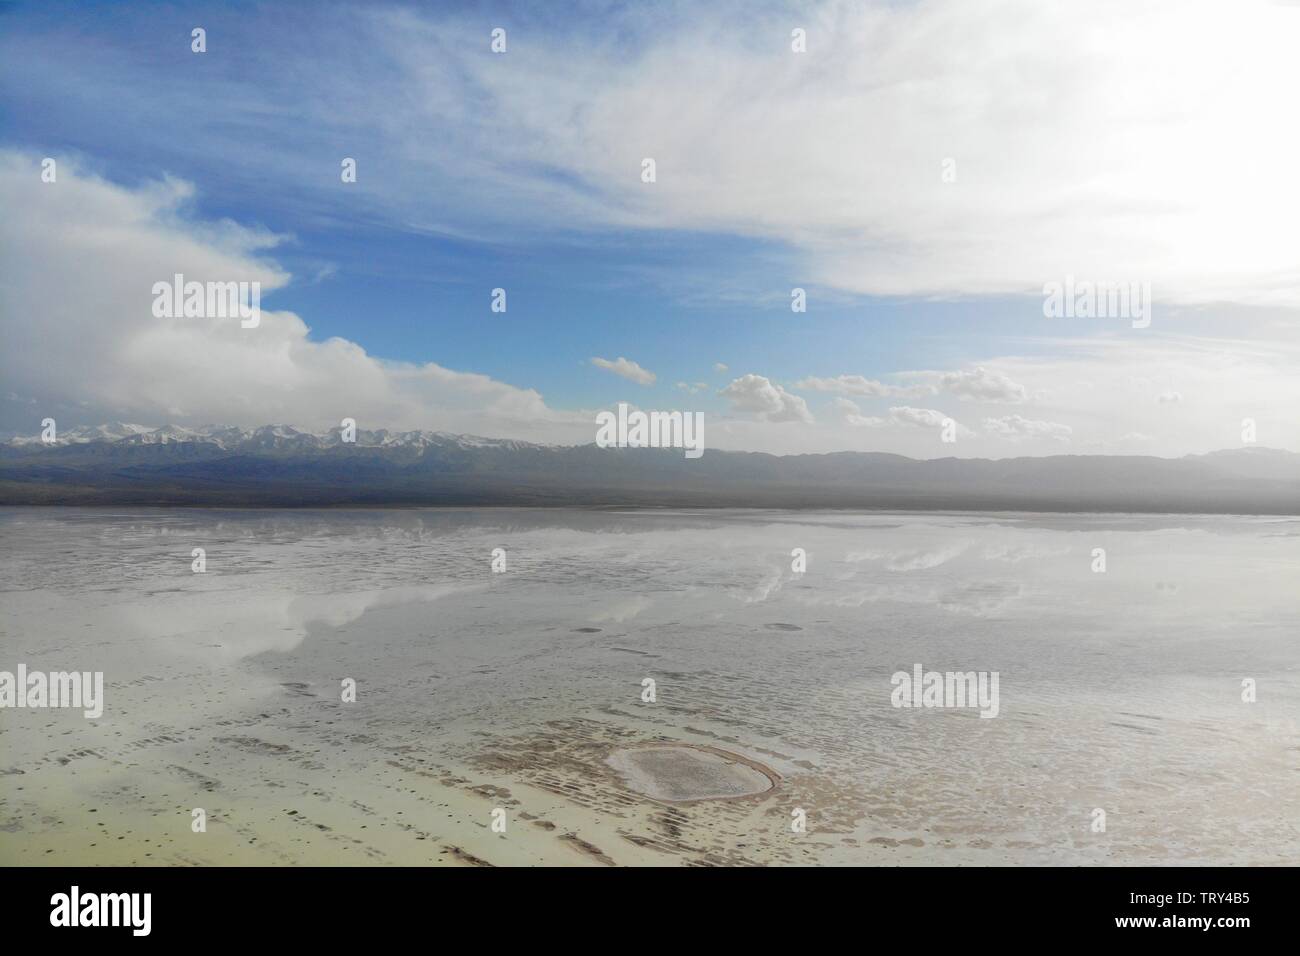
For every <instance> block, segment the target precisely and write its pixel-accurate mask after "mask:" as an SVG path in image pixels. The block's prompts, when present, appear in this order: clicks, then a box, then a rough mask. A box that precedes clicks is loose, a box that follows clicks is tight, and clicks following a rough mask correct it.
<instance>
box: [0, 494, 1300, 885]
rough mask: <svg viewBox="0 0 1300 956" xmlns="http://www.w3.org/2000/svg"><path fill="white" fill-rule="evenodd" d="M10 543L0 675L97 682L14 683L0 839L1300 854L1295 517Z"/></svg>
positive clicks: (225, 530)
mask: <svg viewBox="0 0 1300 956" xmlns="http://www.w3.org/2000/svg"><path fill="white" fill-rule="evenodd" d="M0 542H2V543H3V553H2V556H0V600H2V601H3V612H4V613H3V619H2V623H0V670H5V671H14V670H15V669H16V666H17V664H19V663H24V664H26V665H27V668H28V669H29V670H46V671H55V670H70V669H76V670H81V671H95V670H99V671H103V672H104V680H105V686H106V702H105V709H104V714H103V716H102V717H101V718H99V719H98V720H88V719H86V718H85V717H83V716H82V713H81V711H80V710H56V709H44V710H42V709H8V708H6V709H2V710H0V863H6V864H42V863H51V864H53V863H59V864H64V863H87V864H98V863H141V864H145V863H218V864H219V863H236V862H240V863H243V862H247V863H267V864H273V863H295V862H297V863H313V864H331V863H338V864H356V863H376V864H382V863H406V864H420V863H447V864H483V863H491V864H520V863H523V864H529V863H573V864H582V863H590V864H595V865H601V864H609V863H628V864H635V863H648V864H685V863H734V864H758V863H801V864H802V863H817V862H823V863H855V862H857V863H928V864H939V865H943V864H967V865H969V864H1006V863H1017V862H1035V863H1062V864H1067V863H1068V864H1076V863H1121V864H1130V863H1132V864H1136V863H1156V864H1161V863H1204V864H1217V863H1255V864H1261V863H1262V864H1279V863H1288V864H1296V863H1300V824H1298V822H1297V821H1300V773H1298V772H1297V767H1298V766H1300V735H1298V734H1297V720H1296V718H1297V715H1300V668H1298V666H1297V664H1298V661H1300V651H1298V645H1300V586H1298V584H1297V582H1300V520H1298V519H1294V518H1238V517H1184V516H1170V517H1160V516H1117V515H1104V516H1085V515H1043V516H1031V515H975V514H950V515H949V514H903V513H873V514H866V515H864V514H848V513H838V512H814V513H793V512H762V511H724V512H707V513H700V514H692V513H682V512H646V513H637V512H628V513H613V512H607V511H605V512H595V511H569V510H565V511H523V510H461V511H439V510H406V511H398V510H374V511H303V512H256V511H252V512H248V511H246V512H236V511H191V510H184V511H180V510H177V511H166V510H145V509H141V510H121V509H115V510H79V509H54V508H51V509H2V510H0ZM196 547H201V548H203V549H205V551H206V561H207V570H206V572H205V573H202V574H198V573H194V572H193V571H192V570H191V561H192V558H191V549H193V548H196ZM495 548H502V549H504V550H505V557H506V570H505V572H504V573H493V571H492V570H491V565H492V560H493V558H492V552H493V549H495ZM795 548H802V549H804V550H805V551H806V553H807V571H806V572H805V573H803V574H797V573H794V572H793V571H792V570H791V561H792V558H791V551H792V549H795ZM1096 548H1104V549H1105V552H1106V564H1107V568H1106V571H1105V573H1095V572H1094V571H1093V570H1092V565H1093V563H1094V556H1093V550H1094V549H1096ZM916 664H920V665H922V666H923V668H924V669H925V670H936V671H961V672H967V671H987V672H997V673H998V675H999V684H998V687H999V700H998V713H997V716H996V718H993V719H981V718H980V716H979V711H978V710H977V709H973V708H900V707H895V706H893V705H892V704H891V692H892V691H893V686H892V684H891V675H892V674H893V673H894V672H896V671H906V672H909V673H910V672H911V671H912V669H913V666H914V665H916ZM1247 678H1249V679H1252V680H1254V681H1255V686H1256V693H1257V700H1256V701H1255V702H1254V703H1247V702H1244V701H1243V700H1242V681H1243V679H1247ZM345 679H352V680H355V681H356V687H357V695H356V701H355V702H344V701H343V700H341V686H342V684H341V682H343V681H344V680H345ZM647 680H652V681H653V682H654V684H653V689H654V700H653V701H650V700H646V699H643V697H645V696H646V693H647V692H646V688H647V685H646V684H645V681H647ZM655 741H669V742H680V743H689V744H695V745H700V746H704V747H709V748H714V749H717V750H722V751H726V752H731V753H735V754H738V755H740V756H742V757H743V758H745V759H746V760H749V761H753V762H755V763H760V764H762V765H763V766H764V767H766V768H769V769H770V770H771V771H772V772H773V773H774V774H775V775H777V776H779V782H778V783H777V784H776V786H774V787H772V788H771V789H769V790H766V791H765V792H763V793H760V794H755V795H751V796H745V797H741V798H739V799H735V800H701V801H699V802H694V801H690V800H687V801H684V802H683V801H666V800H665V801H655V800H652V799H649V798H648V797H646V796H644V795H643V794H642V793H639V792H636V791H635V790H632V789H630V788H629V787H628V786H627V781H626V780H625V779H624V778H623V777H622V776H621V775H620V774H619V773H618V772H616V771H615V770H614V769H612V768H611V766H610V765H609V764H608V763H607V760H608V758H609V757H610V756H611V754H614V753H616V752H617V751H619V750H620V749H621V748H624V747H634V746H637V745H642V744H646V743H651V742H655ZM195 808H201V809H202V810H203V811H204V813H205V815H206V832H194V830H193V828H192V825H191V821H192V818H193V811H194V809H195ZM1098 809H1100V810H1104V811H1105V831H1104V832H1094V821H1095V820H1096V819H1098V818H1097V816H1096V813H1095V811H1096V810H1098ZM799 810H802V811H803V813H804V816H805V818H806V821H807V828H806V832H795V830H794V829H793V828H792V820H795V819H796V818H797V812H796V811H799ZM494 811H504V812H501V813H498V814H496V815H495V816H494ZM502 822H503V823H504V832H497V830H499V829H500V827H501V823H502ZM494 823H496V824H497V829H494V826H493V825H494Z"/></svg>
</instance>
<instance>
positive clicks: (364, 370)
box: [0, 151, 590, 441]
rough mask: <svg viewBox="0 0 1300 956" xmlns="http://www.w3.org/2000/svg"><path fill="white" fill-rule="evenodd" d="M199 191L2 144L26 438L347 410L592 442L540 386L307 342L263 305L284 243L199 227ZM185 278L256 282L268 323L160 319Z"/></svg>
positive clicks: (3, 319)
mask: <svg viewBox="0 0 1300 956" xmlns="http://www.w3.org/2000/svg"><path fill="white" fill-rule="evenodd" d="M192 195H193V190H192V188H191V187H190V186H189V185H187V184H185V183H181V182H178V181H175V180H162V181H159V182H154V183H146V184H144V185H141V186H137V187H132V188H128V187H123V186H118V185H114V184H112V183H109V182H106V181H104V180H103V179H100V178H97V177H95V176H93V175H89V174H87V173H85V172H83V171H81V170H79V169H78V168H77V166H76V165H75V164H73V163H71V162H69V161H67V160H64V161H62V162H60V164H59V168H58V180H57V182H56V183H52V184H44V183H42V182H41V179H40V168H39V166H38V164H37V159H36V157H33V156H25V155H21V154H18V153H15V152H12V151H0V207H3V208H4V210H5V215H4V216H0V258H2V259H3V260H4V262H5V281H4V282H3V283H0V329H2V330H3V335H4V339H5V348H4V349H3V350H0V377H3V379H4V381H5V382H6V383H7V384H9V385H10V386H11V387H12V389H13V391H14V393H15V394H21V395H22V396H23V405H24V407H25V408H35V409H36V411H34V412H33V411H26V412H21V413H15V412H14V411H13V409H12V406H10V407H7V408H6V411H5V415H6V420H7V425H8V426H9V427H10V428H12V429H13V430H19V431H21V430H27V429H30V428H31V427H34V425H35V422H39V420H40V418H41V417H42V415H44V414H52V415H54V417H55V418H56V420H59V421H60V423H61V424H62V423H63V422H67V423H68V424H73V423H75V422H77V421H81V422H83V423H97V422H102V421H107V420H111V419H126V420H132V421H139V422H143V423H149V424H162V423H176V424H189V425H201V424H207V423H214V422H215V423H228V424H236V425H260V424H266V423H267V422H288V423H291V424H295V425H299V426H302V427H308V428H327V427H330V426H335V425H337V424H338V423H339V421H340V420H341V419H342V418H344V417H351V418H355V419H356V420H357V422H358V424H359V425H361V426H362V427H390V428H391V427H396V428H429V429H444V430H448V431H465V432H477V433H480V434H482V433H488V434H502V435H517V436H518V437H521V438H527V437H530V435H531V436H536V435H537V434H538V433H539V431H538V429H539V428H542V431H544V432H546V433H547V434H549V435H550V436H551V438H550V440H559V439H560V438H561V437H562V436H571V437H572V440H574V441H581V440H589V435H590V425H589V421H590V419H589V416H587V415H586V414H585V413H581V414H580V413H561V412H557V411H555V410H553V409H550V408H548V407H547V405H546V403H545V402H544V401H543V399H542V396H541V395H540V394H538V392H536V391H535V390H533V389H530V388H517V387H515V386H513V385H509V384H507V383H505V382H500V381H497V380H495V379H493V378H491V377H489V376H487V375H482V374H477V373H472V372H461V371H457V370H454V369H450V368H446V367H444V366H441V365H438V364H436V363H433V362H428V363H424V364H415V363H408V362H391V361H385V360H383V359H380V358H376V357H375V356H372V355H369V354H368V353H367V352H366V351H365V349H363V348H362V347H361V346H359V345H357V344H356V343H355V342H350V341H348V340H346V339H342V338H330V339H327V340H324V341H317V340H313V339H312V338H311V335H310V329H309V328H308V326H307V324H306V323H305V322H304V321H303V320H302V319H301V318H299V317H298V316H297V315H295V314H294V313H292V312H287V311H279V310H275V309H273V308H269V307H268V306H269V305H270V304H273V303H274V298H275V292H276V290H278V289H281V288H283V287H284V286H285V285H287V284H288V283H289V282H290V276H288V275H287V274H286V273H285V272H283V271H282V270H281V269H280V268H278V267H277V266H276V264H275V263H274V262H273V261H272V260H270V259H269V258H267V255H268V253H269V252H271V251H272V250H273V249H274V247H275V245H276V243H277V242H278V238H277V237H275V236H273V235H269V234H266V233H264V232H262V231H258V230H249V229H245V228H242V227H239V226H237V225H234V224H231V223H216V224H214V223H209V222H204V221H199V220H196V219H194V218H192V217H191V216H190V215H189V208H190V207H189V201H190V199H191V198H192ZM176 273H181V274H183V275H184V277H185V279H186V280H187V281H198V282H208V281H213V282H227V281H248V282H260V283H261V289H262V316H261V323H260V325H259V326H258V327H257V328H248V329H245V328H241V327H240V322H239V319H238V318H234V319H216V318H158V317H155V316H154V315H153V313H152V303H153V293H152V287H153V284H154V283H155V282H159V281H171V278H172V276H173V275H174V274H176ZM32 399H35V405H32V404H31V400H32ZM16 414H17V417H15V416H16ZM33 414H35V415H36V418H35V421H34V422H28V421H27V418H30V417H31V415H33ZM22 416H25V417H22ZM548 429H549V430H548Z"/></svg>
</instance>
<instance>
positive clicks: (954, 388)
mask: <svg viewBox="0 0 1300 956" xmlns="http://www.w3.org/2000/svg"><path fill="white" fill-rule="evenodd" d="M938 381H939V384H940V386H942V388H943V389H944V390H945V391H948V392H951V393H952V394H953V395H956V396H957V397H958V398H959V399H961V400H962V401H977V402H995V403H1003V404H1019V403H1021V402H1025V401H1027V400H1028V398H1029V395H1028V392H1027V391H1026V390H1025V387H1024V386H1023V385H1020V384H1019V383H1017V382H1013V381H1012V380H1011V379H1010V378H1009V377H1007V376H1006V375H1004V374H1002V373H1001V372H995V371H990V370H989V369H986V368H985V367H984V366H982V365H978V366H976V367H975V368H973V369H970V370H967V371H960V372H940V373H939V374H938Z"/></svg>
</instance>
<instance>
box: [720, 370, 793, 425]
mask: <svg viewBox="0 0 1300 956" xmlns="http://www.w3.org/2000/svg"><path fill="white" fill-rule="evenodd" d="M718 394H720V395H722V396H723V397H725V398H727V399H729V400H730V401H731V407H732V409H733V410H734V411H738V412H753V413H755V414H756V415H758V417H759V418H761V419H762V420H763V421H768V422H811V421H812V420H813V416H812V412H810V411H809V410H808V403H807V402H806V401H804V400H803V399H802V398H800V397H799V396H798V395H792V394H791V393H790V392H787V391H786V390H785V389H784V388H782V387H781V386H780V385H774V384H773V383H772V382H770V381H768V380H767V379H766V378H764V377H763V376H762V375H754V374H752V373H751V374H749V375H742V376H741V377H740V378H738V379H736V380H735V381H733V382H732V383H731V384H730V385H728V386H727V387H726V388H724V389H723V390H722V391H721V392H719V393H718Z"/></svg>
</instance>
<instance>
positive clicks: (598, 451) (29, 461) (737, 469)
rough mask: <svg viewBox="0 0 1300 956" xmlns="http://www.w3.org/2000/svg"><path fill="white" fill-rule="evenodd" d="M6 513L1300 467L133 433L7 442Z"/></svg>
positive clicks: (581, 497)
mask: <svg viewBox="0 0 1300 956" xmlns="http://www.w3.org/2000/svg"><path fill="white" fill-rule="evenodd" d="M0 504H5V505H20V504H59V505H190V506H214V507H215V506H229V507H245V506H256V507H299V506H343V505H352V506H380V505H399V506H439V505H446V506H450V505H478V506H491V505H510V506H519V505H584V506H607V507H637V506H640V507H760V508H811V507H817V508H855V509H863V508H898V509H938V510H996V511H1116V512H1181V513H1240V514H1300V455H1297V454H1295V453H1293V452H1288V451H1281V450H1278V449H1270V448H1259V447H1253V446H1252V447H1246V448H1239V449H1230V450H1225V451H1218V452H1211V453H1209V454H1205V455H1187V456H1184V457H1182V458H1154V457H1144V456H1117V455H1054V456H1048V457H1025V458H1003V459H995V460H990V459H979V458H938V459H926V460H918V459H913V458H906V457H904V456H901V455H893V454H884V453H880V452H835V453H831V454H817V455H785V456H777V455H769V454H764V453H759V452H736V451H720V450H717V449H709V450H707V451H706V452H705V453H704V456H703V457H702V458H698V459H694V460H688V459H686V458H685V457H684V456H683V454H682V451H681V449H667V448H598V447H597V446H596V445H594V444H589V445H577V446H567V445H543V444H535V443H532V442H525V441H515V440H507V439H492V438H480V437H476V436H471V435H453V434H448V433H445V432H431V431H402V432H397V431H387V430H382V429H381V430H375V431H366V430H357V432H356V441H355V442H345V441H343V434H342V432H341V430H340V429H337V428H336V429H333V430H331V431H329V432H325V433H313V432H307V431H301V430H299V429H296V428H293V427H291V426H288V425H265V426H262V427H260V428H239V427H234V426H205V427H202V428H186V427H181V426H177V425H168V426H165V427H162V428H147V427H144V426H140V425H132V424H125V423H121V422H114V423H109V424H106V425H98V426H93V427H82V428H75V429H69V430H67V431H64V432H61V433H59V434H58V439H57V441H56V442H54V443H52V444H47V443H45V442H43V441H42V440H41V438H40V437H39V436H32V437H19V438H13V439H10V440H9V441H7V442H5V443H3V444H0Z"/></svg>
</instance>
